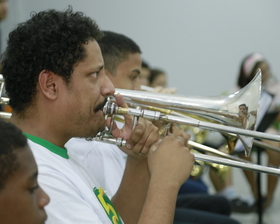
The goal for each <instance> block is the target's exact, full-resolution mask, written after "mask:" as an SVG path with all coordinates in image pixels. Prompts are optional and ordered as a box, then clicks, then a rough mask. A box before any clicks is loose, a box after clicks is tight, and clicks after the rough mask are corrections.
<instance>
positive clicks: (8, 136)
mask: <svg viewBox="0 0 280 224" xmlns="http://www.w3.org/2000/svg"><path fill="white" fill-rule="evenodd" d="M26 145H27V139H26V137H25V136H24V135H23V134H22V132H21V130H19V129H18V128H17V127H16V126H15V125H13V124H11V123H9V122H6V121H3V120H1V119H0V190H2V189H3V188H4V187H5V182H6V180H7V179H8V178H9V177H10V176H11V175H12V174H13V173H14V171H16V170H17V169H18V168H19V163H18V161H17V156H16V152H17V151H19V150H22V149H23V148H24V147H25V146H26Z"/></svg>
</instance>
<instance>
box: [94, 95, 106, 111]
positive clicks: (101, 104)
mask: <svg viewBox="0 0 280 224" xmlns="http://www.w3.org/2000/svg"><path fill="white" fill-rule="evenodd" d="M106 103H107V98H105V100H104V101H103V102H102V103H100V104H98V106H97V107H96V108H95V109H94V112H97V111H99V110H103V107H104V106H105V104H106Z"/></svg>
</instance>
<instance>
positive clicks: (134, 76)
mask: <svg viewBox="0 0 280 224" xmlns="http://www.w3.org/2000/svg"><path fill="white" fill-rule="evenodd" d="M137 77H138V75H133V76H130V79H131V80H134V79H136V78H137Z"/></svg>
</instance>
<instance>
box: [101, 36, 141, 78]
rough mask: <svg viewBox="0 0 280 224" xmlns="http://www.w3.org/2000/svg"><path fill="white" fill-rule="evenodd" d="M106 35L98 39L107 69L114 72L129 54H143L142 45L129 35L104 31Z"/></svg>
mask: <svg viewBox="0 0 280 224" xmlns="http://www.w3.org/2000/svg"><path fill="white" fill-rule="evenodd" d="M103 33H104V36H103V37H102V38H101V39H100V40H99V41H98V43H99V46H100V48H101V52H102V56H103V59H104V65H105V69H106V70H108V71H109V72H110V73H112V74H114V73H115V71H116V69H117V66H118V65H119V64H120V63H121V62H123V61H125V60H126V59H127V58H128V55H129V54H134V53H139V54H141V49H140V47H139V46H138V45H137V44H136V43H135V42H134V41H133V40H132V39H130V38H129V37H127V36H125V35H122V34H118V33H114V32H111V31H103Z"/></svg>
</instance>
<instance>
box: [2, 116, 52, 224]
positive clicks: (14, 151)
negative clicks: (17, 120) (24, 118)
mask: <svg viewBox="0 0 280 224" xmlns="http://www.w3.org/2000/svg"><path fill="white" fill-rule="evenodd" d="M37 175H38V170H37V165H36V162H35V159H34V156H33V154H32V152H31V150H30V148H29V146H28V144H27V139H26V137H25V136H24V135H23V134H22V132H21V131H20V130H19V129H18V128H17V127H15V126H14V125H13V124H11V123H8V122H5V121H3V120H1V119H0V223H5V224H15V223H30V224H43V223H44V222H45V220H46V219H47V215H46V212H45V210H44V207H45V206H46V205H47V204H48V203H49V200H50V199H49V197H48V195H47V194H46V193H45V192H44V191H43V190H42V188H41V187H40V186H39V185H38V183H37Z"/></svg>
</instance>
